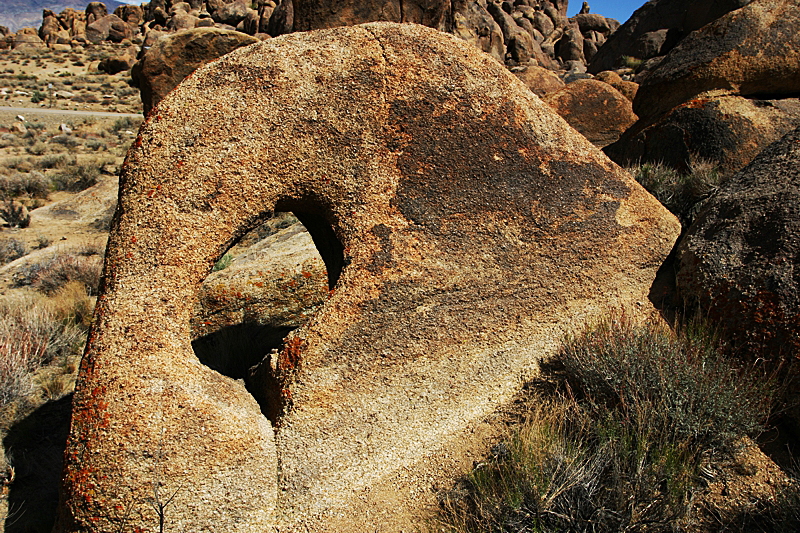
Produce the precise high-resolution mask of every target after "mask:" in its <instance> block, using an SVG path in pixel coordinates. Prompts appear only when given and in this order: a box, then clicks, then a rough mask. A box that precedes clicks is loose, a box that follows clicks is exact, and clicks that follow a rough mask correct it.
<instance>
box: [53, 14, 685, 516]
mask: <svg viewBox="0 0 800 533" xmlns="http://www.w3.org/2000/svg"><path fill="white" fill-rule="evenodd" d="M274 210H291V211H293V212H295V213H296V214H297V215H298V217H299V218H300V219H301V220H302V221H303V222H304V224H305V225H306V227H307V228H308V229H309V231H310V233H311V235H312V237H313V238H314V241H315V244H316V245H317V248H318V249H319V250H320V253H321V255H322V257H323V259H324V260H325V263H326V267H327V271H328V274H329V276H330V277H331V285H332V286H333V289H334V290H333V292H332V294H331V295H330V297H329V299H328V300H327V301H326V302H325V304H324V305H323V307H322V308H321V309H320V310H319V311H318V312H317V313H316V314H315V315H314V317H313V318H312V319H311V321H310V322H309V323H307V324H306V325H305V326H303V327H302V328H300V329H299V330H296V331H295V332H294V333H293V334H292V335H290V336H289V337H288V338H287V339H286V340H285V342H284V345H283V348H282V349H281V350H280V352H279V353H277V354H274V355H272V356H268V357H266V358H265V359H264V360H263V361H262V362H261V363H259V364H258V365H257V366H256V367H255V368H254V369H253V375H254V376H257V377H260V378H261V379H262V381H261V383H260V385H261V388H260V390H252V389H251V391H252V392H253V394H254V396H256V397H257V398H259V400H260V406H259V405H257V404H256V402H255V401H254V400H253V398H251V397H249V396H247V395H246V392H245V390H244V387H242V386H241V385H240V384H239V383H237V382H234V381H232V380H229V379H228V378H225V377H223V376H221V375H219V374H217V373H216V372H214V371H212V370H210V369H209V368H207V367H204V366H202V365H201V364H200V363H199V361H198V360H197V359H196V357H195V356H194V354H193V352H192V349H191V345H190V329H189V321H190V316H191V312H192V307H193V305H192V304H193V302H194V300H195V297H196V295H197V292H198V289H199V287H200V284H201V283H202V281H203V279H204V278H206V277H207V276H208V274H209V272H210V270H211V268H212V265H213V264H214V262H215V261H216V260H217V259H218V258H219V257H220V256H221V255H222V254H223V253H224V251H225V250H226V249H227V248H228V247H229V246H230V245H231V244H232V243H233V242H234V241H235V240H236V239H237V238H238V237H240V236H241V235H242V234H243V233H244V232H245V231H247V230H248V229H251V228H252V227H254V226H255V225H257V224H258V223H259V221H260V220H262V219H263V218H264V217H267V216H269V215H270V214H272V212H273V211H274ZM678 229H679V228H678V223H677V221H676V220H675V219H674V217H672V216H670V215H669V214H668V213H666V211H665V210H664V209H663V208H662V207H661V206H660V205H659V204H658V203H657V202H656V201H655V200H654V199H653V198H652V197H651V196H649V195H648V194H647V193H645V192H644V190H643V189H641V187H639V186H638V185H637V184H636V183H635V182H633V181H632V180H631V179H630V177H629V176H628V175H627V173H625V172H623V171H621V170H620V169H619V168H618V167H616V166H615V165H614V164H612V163H611V162H610V161H609V160H608V159H607V158H605V156H603V155H602V153H601V152H599V151H598V150H597V149H596V148H595V147H593V146H592V145H591V144H590V143H589V142H588V141H587V140H586V139H584V138H583V137H582V136H580V135H578V134H577V133H575V132H574V130H572V129H571V128H570V127H569V126H568V125H567V124H566V123H565V122H564V121H563V120H562V119H561V118H559V117H557V116H556V115H555V114H554V113H553V112H552V111H550V110H549V109H548V108H547V107H546V106H545V105H544V104H542V103H541V101H540V100H539V99H538V98H537V97H535V96H534V95H533V94H531V92H530V91H529V90H528V89H527V88H526V87H525V86H524V85H523V84H522V83H521V82H520V81H519V80H517V79H516V78H515V77H514V76H513V75H511V74H510V73H508V71H507V70H505V69H504V68H503V67H502V66H501V65H500V64H499V63H497V62H496V61H495V60H493V59H491V58H490V57H489V56H487V55H485V54H483V53H481V52H480V51H478V50H477V49H476V48H475V47H473V46H471V45H469V44H467V43H465V42H463V41H461V40H459V39H457V38H454V37H452V36H448V35H445V34H443V33H440V32H437V31H434V30H431V29H427V28H424V27H421V26H415V25H395V24H388V23H376V24H369V25H364V26H358V27H350V28H339V29H334V30H326V31H320V32H316V33H295V34H290V35H286V36H282V37H280V38H279V39H275V40H268V41H264V42H262V43H259V44H256V45H253V46H251V47H248V48H241V49H238V50H235V51H233V52H231V53H230V54H228V55H226V56H224V57H223V58H221V59H220V60H218V61H216V62H214V63H212V64H210V65H207V66H205V67H203V68H201V69H200V70H199V71H197V72H196V73H195V74H194V75H193V76H191V77H190V78H189V79H187V80H185V81H184V82H183V83H182V84H181V85H180V86H179V87H178V88H177V89H176V90H174V91H173V92H172V93H170V94H169V95H167V96H166V97H165V98H164V100H162V101H161V102H160V103H159V104H158V105H157V106H156V107H155V108H154V109H153V110H152V112H151V113H150V118H149V120H148V121H147V123H146V124H145V126H144V127H143V128H142V130H141V132H140V135H139V137H138V138H137V140H136V142H135V143H134V147H133V148H132V150H131V151H130V153H129V155H128V158H127V161H126V164H125V166H124V168H123V170H122V172H121V195H120V202H119V205H118V208H117V212H116V215H115V220H114V224H113V227H112V231H111V238H110V245H109V249H108V253H107V256H106V267H105V276H104V284H103V288H102V294H101V296H100V300H99V304H98V310H97V314H96V319H95V323H94V327H93V330H92V333H91V336H90V340H89V345H88V347H87V353H86V356H85V357H84V360H83V364H82V368H81V374H80V378H79V385H78V387H77V390H76V393H75V400H74V411H73V421H72V426H71V433H70V440H69V445H68V450H67V455H66V476H65V480H64V485H63V499H62V506H61V514H60V522H59V527H58V528H57V529H58V530H59V531H79V530H85V529H94V530H104V531H110V530H113V529H115V528H116V527H118V526H119V525H120V522H121V520H122V518H120V517H119V516H118V515H116V514H115V513H114V512H112V510H113V509H116V507H115V506H116V505H122V506H124V505H126V504H130V505H131V506H132V507H131V508H132V509H133V511H132V512H131V514H130V518H129V519H127V520H129V522H128V523H129V527H134V526H140V527H143V528H150V527H152V526H153V513H152V510H151V507H150V506H149V504H148V503H147V499H148V498H151V497H152V496H151V495H152V486H153V485H152V483H153V482H154V481H158V482H162V483H163V484H164V485H163V486H164V487H165V489H164V493H165V494H167V493H169V494H174V500H172V503H171V505H170V507H169V519H170V520H171V524H173V525H174V527H175V528H176V529H183V530H193V531H197V530H203V528H205V527H209V525H211V524H213V528H214V531H252V530H259V531H267V530H268V529H269V527H270V526H271V525H280V527H281V530H282V531H293V530H311V531H348V530H357V531H363V530H364V527H365V525H367V524H369V525H372V524H375V525H377V524H381V525H384V526H385V527H386V529H388V530H399V527H400V526H399V524H400V523H402V522H399V523H393V522H392V517H393V516H395V515H396V513H398V512H401V511H402V510H403V509H409V508H414V507H415V506H420V505H426V504H428V503H432V502H430V501H429V500H428V499H426V496H425V495H427V494H430V492H429V490H428V489H429V487H430V483H431V479H438V478H442V479H448V478H450V477H451V476H452V475H454V474H456V472H455V471H454V468H455V467H454V465H455V464H456V463H455V457H456V456H457V455H458V454H457V453H452V452H453V451H454V450H458V449H463V448H462V447H463V446H465V443H468V442H470V439H474V438H475V435H474V434H473V433H472V431H471V430H472V429H474V427H475V424H477V423H479V421H480V420H481V419H482V418H483V417H484V416H485V415H487V414H489V413H491V412H494V411H495V410H496V409H497V408H498V407H499V406H501V405H503V404H504V403H505V402H508V401H509V400H510V399H511V397H512V396H513V394H514V393H515V392H516V390H517V389H518V387H519V386H520V385H521V383H522V380H523V379H524V376H525V375H526V373H528V372H530V371H532V369H533V368H534V367H535V365H536V362H537V360H538V359H539V358H541V357H544V356H546V355H547V354H549V353H550V352H551V351H552V350H553V349H554V348H555V346H556V339H558V337H559V335H560V334H561V333H562V332H564V331H566V330H568V329H571V328H574V327H578V326H579V325H580V324H581V323H582V322H583V321H584V320H587V319H590V318H591V317H594V316H597V315H598V314H601V313H605V312H606V310H607V307H608V306H609V305H638V306H645V307H646V306H647V303H646V302H647V300H646V294H647V292H648V289H649V287H650V284H651V281H652V279H653V277H654V275H655V271H656V269H657V268H658V267H659V265H660V264H661V262H662V261H663V259H664V257H665V256H666V254H667V253H668V251H669V250H670V248H671V246H672V242H673V240H674V238H675V237H676V235H677V233H678ZM259 408H260V410H261V411H263V412H264V413H266V414H267V415H268V416H269V417H270V418H271V420H272V421H273V422H274V423H275V424H277V428H278V429H277V440H276V441H275V443H273V440H272V432H271V428H270V425H269V423H268V422H267V419H266V418H264V417H263V416H262V414H261V412H260V410H259ZM276 450H277V455H276ZM278 456H279V457H280V462H281V477H280V479H279V480H278V481H277V483H276V480H275V475H276V470H275V465H276V460H277V457H278ZM120 480H125V483H124V485H123V486H120ZM278 486H279V487H280V492H279V493H280V497H281V506H280V513H281V514H280V515H279V516H276V515H275V514H274V512H273V511H274V509H275V498H276V496H277V494H276V493H277V492H278V491H277V490H276V489H277V488H278ZM173 487H180V490H177V491H175V490H176V489H174V488H173ZM168 491H169V492H168ZM173 491H175V492H173ZM126 498H127V499H126ZM365 502H367V503H370V505H368V506H366V507H364V505H365ZM123 508H124V507H123ZM406 518H407V517H406ZM387 524H388V525H387Z"/></svg>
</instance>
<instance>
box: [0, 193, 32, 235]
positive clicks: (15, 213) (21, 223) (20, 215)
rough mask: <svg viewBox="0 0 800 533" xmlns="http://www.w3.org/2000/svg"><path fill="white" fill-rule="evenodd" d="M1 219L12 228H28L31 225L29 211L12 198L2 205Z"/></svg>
mask: <svg viewBox="0 0 800 533" xmlns="http://www.w3.org/2000/svg"><path fill="white" fill-rule="evenodd" d="M0 218H2V219H3V220H5V221H6V224H8V225H9V226H11V227H12V228H13V227H14V226H17V227H20V228H27V227H28V226H29V225H30V223H31V215H30V213H28V209H27V208H26V207H25V206H24V205H22V204H20V203H18V202H15V201H14V200H12V199H11V198H8V199H6V200H5V202H4V203H3V204H0Z"/></svg>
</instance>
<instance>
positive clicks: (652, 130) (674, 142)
mask: <svg viewBox="0 0 800 533" xmlns="http://www.w3.org/2000/svg"><path fill="white" fill-rule="evenodd" d="M642 125H643V124H636V125H634V126H633V127H632V128H630V129H629V130H628V131H626V132H625V133H624V134H623V135H622V136H621V137H620V139H619V140H618V141H617V142H615V143H614V144H612V145H610V146H607V147H606V148H605V149H604V151H605V152H606V154H607V155H608V156H609V157H610V158H611V159H613V160H614V161H615V162H616V163H617V164H619V165H623V166H624V165H631V164H636V163H638V162H642V163H644V162H652V163H656V162H659V163H665V164H667V165H669V166H671V167H673V168H676V169H679V170H681V171H687V170H688V169H689V165H690V161H691V160H692V158H693V157H700V158H702V159H705V160H708V161H712V162H714V163H715V164H716V165H718V166H719V168H720V170H721V171H722V172H723V174H725V175H732V174H733V173H734V172H736V171H738V170H739V169H741V168H742V167H744V166H745V165H747V164H748V163H749V162H750V161H751V160H752V159H753V158H754V157H755V156H756V155H758V153H759V152H760V151H761V150H763V149H764V148H766V147H767V146H768V145H769V144H770V143H772V142H774V141H776V140H778V139H780V138H781V137H782V136H783V135H785V134H786V133H788V132H789V131H791V130H793V129H794V128H796V127H797V126H800V99H797V98H785V99H780V100H757V99H748V98H744V97H741V96H720V97H715V98H706V97H700V98H695V99H692V100H690V101H688V102H686V103H685V104H683V105H681V106H678V107H676V108H675V109H673V110H672V111H671V112H670V113H668V114H667V115H665V116H664V117H662V118H660V119H659V120H657V121H656V122H655V123H654V124H650V125H649V126H646V127H642Z"/></svg>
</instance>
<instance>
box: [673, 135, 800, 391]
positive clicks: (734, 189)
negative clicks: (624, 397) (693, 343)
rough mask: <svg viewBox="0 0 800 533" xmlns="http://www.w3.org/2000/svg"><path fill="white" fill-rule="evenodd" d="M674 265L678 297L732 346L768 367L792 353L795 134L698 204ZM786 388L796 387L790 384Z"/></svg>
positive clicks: (799, 210) (799, 156) (797, 247)
mask: <svg viewBox="0 0 800 533" xmlns="http://www.w3.org/2000/svg"><path fill="white" fill-rule="evenodd" d="M677 265H678V269H677V288H678V291H679V293H680V295H681V297H682V298H683V299H684V300H685V301H686V302H687V303H688V304H689V305H695V304H699V305H700V306H701V308H702V310H703V316H707V317H708V318H709V319H710V320H712V321H714V322H717V323H719V324H720V325H721V329H722V331H724V335H725V338H726V339H727V340H728V341H729V342H731V343H732V344H733V345H734V346H735V347H736V348H738V349H745V350H748V351H750V354H751V355H752V356H753V357H754V358H762V359H766V360H767V361H768V362H769V363H771V364H773V365H775V364H776V362H777V361H780V360H781V358H785V360H786V361H789V360H791V357H792V356H793V355H795V356H796V355H800V335H798V331H800V297H799V296H798V295H800V129H795V130H794V131H792V132H790V133H788V134H786V135H785V136H784V137H783V138H781V139H779V140H778V141H776V142H774V143H773V144H771V145H770V146H769V147H768V148H767V149H765V150H764V151H763V152H761V154H759V155H758V157H756V158H755V159H754V160H753V161H752V163H750V164H749V165H748V166H747V167H745V168H744V169H742V170H741V171H740V172H738V173H737V174H736V175H735V176H734V177H733V178H731V179H730V180H728V181H727V182H726V183H725V184H724V185H723V186H722V188H721V190H720V191H719V192H718V193H717V194H716V195H715V196H713V197H712V198H710V199H709V200H708V201H707V202H706V203H705V204H704V208H703V210H702V211H701V212H700V213H699V215H698V217H697V219H696V220H695V222H694V224H693V225H692V227H691V228H690V229H689V231H688V232H687V234H686V236H685V237H684V238H683V239H682V240H681V243H680V245H679V246H678V248H677ZM772 369H774V366H773V368H772ZM772 369H771V370H772ZM784 370H790V371H792V372H794V373H795V374H794V375H795V376H796V375H797V369H796V368H791V369H789V368H788V367H787V368H785V369H784ZM791 386H792V388H793V389H794V390H793V392H794V393H795V394H796V393H797V391H798V389H800V384H798V382H797V381H796V380H795V382H794V383H793V384H792V385H791Z"/></svg>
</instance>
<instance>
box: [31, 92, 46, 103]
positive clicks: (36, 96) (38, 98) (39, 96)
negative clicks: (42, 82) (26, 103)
mask: <svg viewBox="0 0 800 533" xmlns="http://www.w3.org/2000/svg"><path fill="white" fill-rule="evenodd" d="M46 99H47V94H45V93H43V92H42V91H39V90H35V91H33V96H31V102H33V103H34V104H38V103H39V102H44V101H45V100H46Z"/></svg>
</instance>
